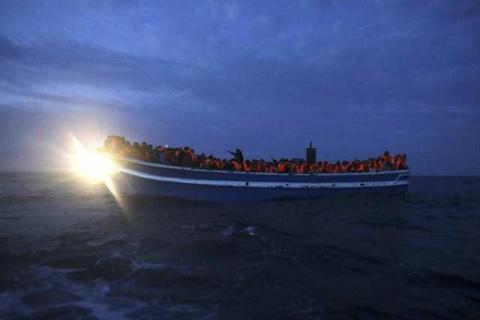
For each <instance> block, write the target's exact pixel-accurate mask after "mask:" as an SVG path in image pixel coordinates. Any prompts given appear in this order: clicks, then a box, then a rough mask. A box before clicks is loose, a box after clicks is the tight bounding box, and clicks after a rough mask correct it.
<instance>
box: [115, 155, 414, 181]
mask: <svg viewBox="0 0 480 320" xmlns="http://www.w3.org/2000/svg"><path fill="white" fill-rule="evenodd" d="M111 158H112V159H114V160H120V161H126V162H131V163H136V164H141V165H145V166H150V167H158V168H164V169H174V170H183V171H185V170H187V171H195V172H212V173H227V174H239V175H242V174H243V175H271V176H279V175H283V176H359V175H382V174H398V175H400V174H401V175H409V174H410V170H409V169H404V170H385V171H369V172H342V173H318V172H316V173H290V172H287V173H270V172H245V171H233V170H232V171H230V170H211V169H199V168H190V167H185V166H173V165H168V164H162V163H154V162H148V161H142V160H137V159H133V158H129V157H111Z"/></svg>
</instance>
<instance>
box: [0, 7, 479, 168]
mask: <svg viewBox="0 0 480 320" xmlns="http://www.w3.org/2000/svg"><path fill="white" fill-rule="evenodd" d="M479 30H480V2H478V1H461V0H456V1H277V0H275V1H267V0H262V1H243V0H242V1H133V0H128V1H89V0H84V1H61V0H50V1H35V0H32V1H16V0H0V145H1V148H0V170H7V171H12V170H13V171H31V170H57V169H58V168H59V166H60V165H59V160H58V159H59V155H61V154H63V153H64V150H65V149H66V148H67V144H68V143H69V141H70V140H69V136H71V135H74V136H76V137H78V138H79V139H80V140H82V141H84V142H85V143H86V144H88V145H89V146H98V145H99V144H101V143H102V141H103V139H104V138H105V137H106V136H107V135H108V134H116V135H123V136H125V137H127V138H128V139H129V140H131V141H147V142H150V143H152V144H154V145H157V144H168V145H169V146H185V145H188V146H191V147H193V148H194V149H195V150H196V151H197V152H206V153H213V154H214V155H218V156H220V157H226V156H227V150H232V149H234V148H237V147H239V148H240V149H242V150H243V151H244V154H245V155H246V157H251V158H260V157H262V158H265V159H270V158H271V157H275V158H280V157H304V154H305V147H306V146H307V145H308V143H309V142H310V141H313V144H314V146H315V147H316V148H317V158H319V159H324V160H330V161H336V160H343V159H354V158H368V157H369V156H372V155H377V154H380V153H382V152H383V151H384V150H390V152H392V153H406V154H407V156H408V159H409V164H410V166H411V168H412V172H413V173H414V174H419V175H420V174H421V175H480V165H479V163H480V139H479V137H480V62H479V57H480V31H479Z"/></svg>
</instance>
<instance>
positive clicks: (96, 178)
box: [71, 140, 118, 182]
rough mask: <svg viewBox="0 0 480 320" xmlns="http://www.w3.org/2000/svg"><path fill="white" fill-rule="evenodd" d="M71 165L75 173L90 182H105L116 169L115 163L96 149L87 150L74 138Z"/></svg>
mask: <svg viewBox="0 0 480 320" xmlns="http://www.w3.org/2000/svg"><path fill="white" fill-rule="evenodd" d="M73 150H74V153H73V155H72V157H71V158H72V160H73V163H72V167H73V170H74V172H75V173H77V174H78V175H80V176H82V177H85V178H86V179H87V180H88V181H90V182H102V181H103V182H106V181H107V179H109V178H110V176H112V175H113V174H114V173H116V172H117V171H118V167H117V165H116V164H115V163H114V162H113V161H112V160H111V159H109V158H107V157H106V156H104V155H102V154H100V153H99V152H97V151H88V150H86V149H85V147H84V146H83V145H82V144H81V143H80V142H79V141H78V140H74V149H73Z"/></svg>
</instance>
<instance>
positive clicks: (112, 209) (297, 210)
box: [0, 173, 480, 319]
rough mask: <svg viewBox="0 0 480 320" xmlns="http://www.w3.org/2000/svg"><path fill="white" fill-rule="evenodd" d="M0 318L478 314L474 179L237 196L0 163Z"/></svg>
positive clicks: (479, 254) (478, 223)
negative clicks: (123, 187)
mask: <svg viewBox="0 0 480 320" xmlns="http://www.w3.org/2000/svg"><path fill="white" fill-rule="evenodd" d="M0 319H480V178H476V177H415V176H414V177H412V178H411V185H410V187H409V190H408V192H407V194H405V195H401V196H380V195H372V196H368V197H366V196H338V197H329V198H323V199H315V200H313V199H312V200H295V201H292V200H290V201H269V202H261V203H250V204H248V203H247V204H241V205H238V204H212V203H202V202H189V201H182V200H177V199H168V198H152V197H127V198H125V197H114V196H113V195H112V194H111V192H110V191H109V189H108V188H106V187H105V186H104V185H103V184H96V185H95V184H89V183H86V182H85V181H83V180H80V179H78V178H75V177H73V176H70V175H69V174H66V173H1V174H0Z"/></svg>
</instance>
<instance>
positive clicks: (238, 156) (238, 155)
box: [228, 148, 244, 162]
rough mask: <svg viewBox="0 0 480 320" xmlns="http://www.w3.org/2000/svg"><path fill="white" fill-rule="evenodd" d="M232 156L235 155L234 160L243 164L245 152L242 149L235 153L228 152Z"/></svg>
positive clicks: (236, 150)
mask: <svg viewBox="0 0 480 320" xmlns="http://www.w3.org/2000/svg"><path fill="white" fill-rule="evenodd" d="M228 153H230V154H231V155H233V159H234V160H235V161H238V162H243V160H244V159H243V152H242V150H240V149H238V148H237V149H235V152H232V151H228Z"/></svg>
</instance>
